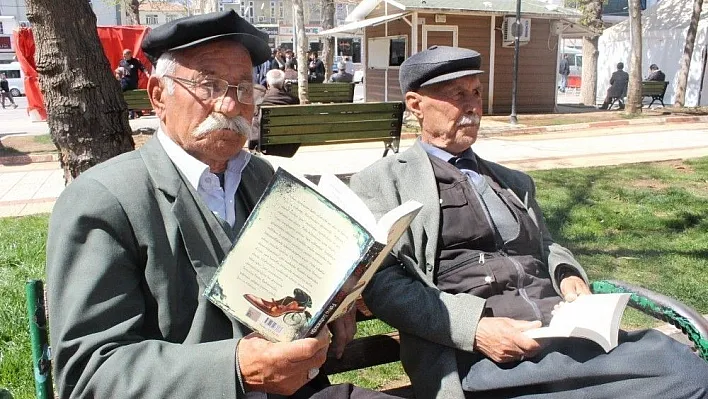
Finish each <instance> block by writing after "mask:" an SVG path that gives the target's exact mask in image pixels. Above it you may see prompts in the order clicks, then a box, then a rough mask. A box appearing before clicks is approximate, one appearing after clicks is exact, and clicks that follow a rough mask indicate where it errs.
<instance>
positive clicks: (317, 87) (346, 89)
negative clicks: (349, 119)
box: [286, 82, 355, 103]
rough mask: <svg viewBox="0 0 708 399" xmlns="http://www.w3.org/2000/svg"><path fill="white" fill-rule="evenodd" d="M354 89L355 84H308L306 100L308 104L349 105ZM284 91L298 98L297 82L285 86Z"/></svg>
mask: <svg viewBox="0 0 708 399" xmlns="http://www.w3.org/2000/svg"><path fill="white" fill-rule="evenodd" d="M354 87H355V83H308V84H307V99H308V100H310V103H351V102H353V101H354ZM286 91H287V92H288V94H290V95H291V96H292V97H295V98H298V92H297V82H292V83H289V84H287V85H286Z"/></svg>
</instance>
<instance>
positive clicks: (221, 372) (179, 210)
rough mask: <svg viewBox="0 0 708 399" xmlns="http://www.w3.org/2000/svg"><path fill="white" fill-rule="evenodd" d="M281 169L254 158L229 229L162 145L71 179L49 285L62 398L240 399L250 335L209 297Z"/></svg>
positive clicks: (50, 244) (51, 249)
mask: <svg viewBox="0 0 708 399" xmlns="http://www.w3.org/2000/svg"><path fill="white" fill-rule="evenodd" d="M272 174H273V169H272V167H271V166H270V165H269V164H268V163H267V162H265V161H264V160H262V159H260V158H258V157H255V156H254V157H251V160H250V162H249V163H248V165H247V166H246V168H245V169H244V171H243V175H242V180H241V183H240V186H239V188H238V191H237V195H236V197H237V198H236V203H237V204H236V214H237V217H236V218H237V220H236V226H235V228H234V229H225V228H223V227H222V225H221V224H220V223H219V221H218V220H217V218H216V217H215V216H214V215H213V214H212V213H211V212H210V211H209V209H208V208H207V207H206V205H205V204H204V203H203V201H202V200H201V198H199V196H198V194H197V193H196V190H194V189H193V188H192V187H191V186H190V185H189V184H188V183H187V182H186V181H185V180H184V178H183V177H182V176H181V174H180V173H179V172H178V169H177V168H176V167H175V166H174V165H173V163H172V161H171V160H170V158H169V157H168V156H167V154H166V153H165V151H164V150H163V148H162V146H161V145H160V143H159V141H158V140H157V138H153V139H152V140H150V141H149V142H148V143H146V144H145V145H144V146H143V147H142V148H141V149H140V150H138V151H133V152H130V153H127V154H123V155H120V156H118V157H116V158H113V159H111V160H109V161H107V162H104V163H102V164H100V165H97V166H95V167H93V168H91V169H90V170H88V171H87V172H85V173H84V174H82V175H81V176H80V177H79V178H78V179H76V180H75V181H74V182H72V183H71V184H70V185H69V186H68V187H67V188H66V189H65V190H64V192H63V193H62V195H61V197H60V198H59V200H58V201H57V203H56V206H55V207H54V210H53V212H52V218H51V221H50V225H49V236H48V240H47V289H48V300H49V310H50V316H51V317H50V328H51V334H50V336H51V344H52V352H53V353H52V355H53V357H54V371H55V374H54V375H55V383H56V386H57V388H58V392H59V395H60V396H61V397H63V398H68V397H95V398H121V397H123V398H124V397H135V398H164V397H170V398H237V397H243V392H242V391H241V390H240V388H239V384H238V382H237V377H236V346H237V345H238V340H239V339H240V338H241V337H242V336H244V335H245V334H247V333H248V330H247V329H246V328H245V327H243V326H242V325H240V324H239V323H237V322H236V321H235V320H233V319H230V318H228V317H227V316H226V315H225V314H224V313H223V312H222V311H221V310H220V309H219V308H217V307H216V306H214V305H213V304H212V303H211V302H209V301H208V300H207V299H206V298H204V297H203V296H202V292H203V290H204V287H205V285H206V284H207V283H208V282H209V281H210V280H211V278H212V276H213V274H214V272H215V270H216V268H217V266H218V265H219V263H220V261H221V260H222V259H223V257H224V254H225V253H226V251H228V249H229V248H230V247H231V245H232V241H231V240H232V239H233V237H234V236H235V233H234V232H237V231H238V229H239V227H240V226H242V225H243V223H244V222H245V219H246V217H247V216H248V213H249V211H250V209H252V207H253V205H254V204H255V203H256V202H257V200H258V198H259V196H260V195H261V193H262V192H263V190H264V189H265V186H266V184H267V182H268V180H269V178H270V176H272Z"/></svg>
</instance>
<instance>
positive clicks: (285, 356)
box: [236, 328, 329, 396]
mask: <svg viewBox="0 0 708 399" xmlns="http://www.w3.org/2000/svg"><path fill="white" fill-rule="evenodd" d="M328 346H329V330H328V329H326V328H323V329H322V331H320V333H319V334H317V336H316V337H313V338H304V339H298V340H295V341H292V342H277V343H273V342H270V341H268V340H267V339H265V338H263V337H262V336H261V335H260V334H256V333H253V334H249V335H247V336H246V337H244V338H242V339H241V340H240V341H239V344H238V349H237V351H236V353H237V356H238V363H239V366H240V368H241V375H242V376H243V382H244V385H245V388H246V391H260V392H268V393H276V394H280V395H286V396H289V395H292V394H293V393H295V391H297V390H298V389H299V388H300V387H302V386H303V385H305V384H306V383H307V382H308V377H307V374H308V371H309V370H310V369H312V368H319V367H320V366H322V364H323V363H324V362H325V360H326V358H327V347H328Z"/></svg>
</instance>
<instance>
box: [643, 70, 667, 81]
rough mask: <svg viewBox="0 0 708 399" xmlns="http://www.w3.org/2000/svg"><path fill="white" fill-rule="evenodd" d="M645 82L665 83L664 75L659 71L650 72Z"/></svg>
mask: <svg viewBox="0 0 708 399" xmlns="http://www.w3.org/2000/svg"><path fill="white" fill-rule="evenodd" d="M647 80H652V81H655V82H664V81H666V75H665V74H664V72H661V70H660V69H657V70H656V71H654V72H652V73H650V74H649V76H647Z"/></svg>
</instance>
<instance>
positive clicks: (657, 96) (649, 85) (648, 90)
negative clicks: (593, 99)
mask: <svg viewBox="0 0 708 399" xmlns="http://www.w3.org/2000/svg"><path fill="white" fill-rule="evenodd" d="M668 86H669V82H657V81H651V80H645V81H643V82H642V98H644V97H651V102H650V103H649V105H647V108H650V107H651V106H652V105H653V104H654V102H655V101H659V102H660V103H661V106H662V107H663V106H664V94H665V93H666V88H667V87H668ZM625 96H626V93H625ZM623 97H624V96H623ZM620 98H621V97H612V98H611V99H612V102H611V103H610V106H609V107H607V109H612V106H613V105H615V102H617V101H619V100H620Z"/></svg>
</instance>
